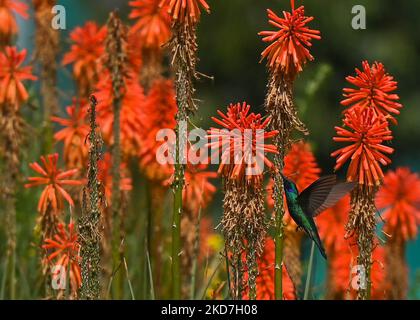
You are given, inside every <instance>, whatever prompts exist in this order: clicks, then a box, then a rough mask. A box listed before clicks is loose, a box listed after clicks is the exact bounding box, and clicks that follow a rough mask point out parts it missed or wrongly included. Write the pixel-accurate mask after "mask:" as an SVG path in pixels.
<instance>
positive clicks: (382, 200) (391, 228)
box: [376, 168, 420, 241]
mask: <svg viewBox="0 0 420 320" xmlns="http://www.w3.org/2000/svg"><path fill="white" fill-rule="evenodd" d="M376 206H377V207H378V209H385V211H384V215H383V217H384V219H385V225H384V231H385V232H387V233H388V234H390V235H391V236H392V237H393V238H396V239H398V240H402V241H408V240H411V239H415V238H416V236H417V225H418V224H419V223H420V178H419V176H418V174H416V173H413V172H411V171H410V169H408V168H398V169H397V170H396V171H390V172H388V173H387V174H386V175H385V178H384V184H383V185H382V186H381V188H380V189H379V191H378V193H377V195H376Z"/></svg>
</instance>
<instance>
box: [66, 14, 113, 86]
mask: <svg viewBox="0 0 420 320" xmlns="http://www.w3.org/2000/svg"><path fill="white" fill-rule="evenodd" d="M106 34H107V30H106V27H102V28H100V27H99V26H98V25H97V24H96V23H95V22H91V21H88V22H87V23H86V24H85V25H84V26H83V27H77V28H75V29H74V30H73V31H72V32H71V34H70V38H71V40H72V42H73V44H72V46H71V49H70V52H68V53H66V54H65V55H64V58H63V65H67V64H70V63H73V75H74V77H75V79H76V81H77V83H78V85H79V88H80V89H81V90H83V92H82V93H83V94H84V93H86V94H88V91H89V90H90V89H92V87H93V86H94V85H95V84H96V82H97V78H98V74H99V71H100V70H101V68H102V67H101V63H100V58H101V57H102V55H103V54H104V52H105V38H106Z"/></svg>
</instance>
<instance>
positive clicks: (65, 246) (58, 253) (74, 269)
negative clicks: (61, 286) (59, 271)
mask: <svg viewBox="0 0 420 320" xmlns="http://www.w3.org/2000/svg"><path fill="white" fill-rule="evenodd" d="M42 248H43V249H46V250H53V252H52V253H51V254H50V255H49V256H48V257H47V259H48V261H49V262H51V261H53V260H55V259H57V260H56V264H55V265H59V266H62V267H64V268H65V269H66V270H67V269H68V268H69V267H70V283H71V286H72V289H73V290H74V291H75V290H77V289H78V288H79V287H80V285H81V284H82V277H81V272H80V266H79V261H80V256H79V250H80V245H79V243H78V235H77V232H76V231H75V226H74V223H70V224H69V225H68V228H67V230H66V228H65V226H64V225H63V224H62V223H60V224H58V232H57V234H55V235H54V237H53V239H51V238H48V239H45V241H44V244H43V246H42Z"/></svg>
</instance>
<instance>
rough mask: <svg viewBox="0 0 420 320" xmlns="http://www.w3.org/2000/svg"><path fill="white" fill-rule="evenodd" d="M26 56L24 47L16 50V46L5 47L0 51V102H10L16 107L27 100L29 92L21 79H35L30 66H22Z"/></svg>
mask: <svg viewBox="0 0 420 320" xmlns="http://www.w3.org/2000/svg"><path fill="white" fill-rule="evenodd" d="M25 58H26V49H23V50H22V51H20V52H19V51H18V50H17V48H16V47H6V48H5V50H4V52H0V104H4V103H10V104H11V105H13V106H15V107H16V108H17V107H18V106H19V105H20V104H21V103H22V102H25V101H27V100H28V98H29V94H28V92H27V91H26V88H25V86H24V85H23V83H22V81H24V80H32V81H34V80H36V79H37V77H36V76H34V75H33V74H32V67H30V66H22V63H23V61H24V60H25Z"/></svg>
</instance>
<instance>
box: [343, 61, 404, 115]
mask: <svg viewBox="0 0 420 320" xmlns="http://www.w3.org/2000/svg"><path fill="white" fill-rule="evenodd" d="M362 66H363V71H361V70H359V69H358V68H356V73H357V75H356V76H355V77H351V76H349V77H347V78H346V80H347V81H348V82H349V83H351V84H353V85H354V86H356V87H357V88H356V89H354V88H344V89H343V92H344V94H343V96H344V97H345V98H346V99H345V100H343V101H341V104H342V105H343V106H346V107H350V109H353V108H365V107H368V108H372V109H373V110H374V111H375V114H376V115H377V116H378V117H385V118H389V119H391V120H392V121H393V122H396V121H395V118H394V117H393V116H392V115H391V114H400V111H399V109H401V108H402V105H401V104H399V103H398V102H397V101H398V100H399V96H398V95H396V94H394V93H392V92H393V91H395V90H396V89H397V82H396V81H394V78H393V77H392V76H390V75H389V74H388V73H387V72H386V71H385V67H384V65H383V64H382V63H379V62H375V63H374V64H373V65H372V66H370V65H369V63H368V62H367V61H363V62H362Z"/></svg>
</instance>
